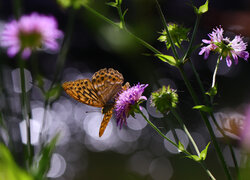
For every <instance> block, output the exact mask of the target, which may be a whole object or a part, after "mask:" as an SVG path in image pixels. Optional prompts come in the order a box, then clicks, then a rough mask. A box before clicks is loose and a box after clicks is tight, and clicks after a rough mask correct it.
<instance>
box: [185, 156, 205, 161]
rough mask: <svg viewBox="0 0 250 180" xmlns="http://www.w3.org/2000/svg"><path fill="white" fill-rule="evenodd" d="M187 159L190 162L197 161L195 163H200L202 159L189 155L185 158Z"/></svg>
mask: <svg viewBox="0 0 250 180" xmlns="http://www.w3.org/2000/svg"><path fill="white" fill-rule="evenodd" d="M186 157H187V158H190V159H192V160H194V161H197V162H199V161H201V160H202V159H201V158H200V157H199V156H197V155H190V156H186Z"/></svg>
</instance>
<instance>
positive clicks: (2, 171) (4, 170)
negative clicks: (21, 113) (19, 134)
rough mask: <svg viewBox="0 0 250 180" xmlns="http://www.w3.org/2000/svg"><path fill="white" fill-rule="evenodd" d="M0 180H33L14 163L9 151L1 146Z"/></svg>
mask: <svg viewBox="0 0 250 180" xmlns="http://www.w3.org/2000/svg"><path fill="white" fill-rule="evenodd" d="M0 180H33V178H32V177H31V176H30V175H29V174H28V173H27V172H25V171H24V170H22V169H21V168H19V167H18V166H17V164H16V162H15V161H14V159H13V157H12V155H11V153H10V151H9V149H8V148H7V147H6V146H4V145H3V144H0Z"/></svg>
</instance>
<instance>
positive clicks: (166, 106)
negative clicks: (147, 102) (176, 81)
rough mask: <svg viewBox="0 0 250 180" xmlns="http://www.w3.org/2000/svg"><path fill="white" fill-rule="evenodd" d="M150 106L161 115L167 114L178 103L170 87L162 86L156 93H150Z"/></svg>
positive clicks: (176, 95)
mask: <svg viewBox="0 0 250 180" xmlns="http://www.w3.org/2000/svg"><path fill="white" fill-rule="evenodd" d="M151 97H152V102H151V105H152V106H153V107H156V109H157V110H158V111H160V112H161V113H167V112H169V111H170V109H171V108H175V107H176V104H177V103H178V94H177V93H176V90H174V89H171V88H170V86H168V87H167V88H166V86H162V88H161V89H159V90H158V91H155V92H152V94H151Z"/></svg>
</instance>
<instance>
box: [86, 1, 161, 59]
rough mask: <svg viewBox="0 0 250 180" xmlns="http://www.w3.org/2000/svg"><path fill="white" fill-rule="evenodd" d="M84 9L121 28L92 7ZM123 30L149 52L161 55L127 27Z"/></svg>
mask: <svg viewBox="0 0 250 180" xmlns="http://www.w3.org/2000/svg"><path fill="white" fill-rule="evenodd" d="M84 7H85V8H86V9H87V10H89V11H90V12H92V13H93V14H95V15H96V16H97V17H99V18H100V19H102V20H104V21H105V22H107V23H109V24H111V25H113V26H114V27H117V28H119V29H120V28H121V27H120V26H119V25H118V24H117V23H114V22H113V21H112V20H110V19H108V18H107V17H105V16H103V15H102V14H100V13H99V12H97V11H96V10H94V9H92V8H91V7H89V6H87V5H84ZM122 30H124V31H125V32H126V33H128V35H130V36H131V37H132V38H134V39H135V40H136V41H137V42H138V43H140V44H142V45H143V46H145V47H146V48H148V49H149V50H151V51H152V52H154V53H155V54H161V52H160V51H158V50H157V49H155V48H154V47H153V46H151V45H150V44H149V43H147V42H146V41H144V40H142V39H141V38H139V37H137V36H136V35H134V34H133V33H131V32H130V31H129V30H128V29H127V28H126V27H124V28H123V29H122Z"/></svg>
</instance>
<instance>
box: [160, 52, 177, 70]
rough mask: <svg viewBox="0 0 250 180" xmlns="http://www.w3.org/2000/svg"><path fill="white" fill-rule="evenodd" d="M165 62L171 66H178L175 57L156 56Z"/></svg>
mask: <svg viewBox="0 0 250 180" xmlns="http://www.w3.org/2000/svg"><path fill="white" fill-rule="evenodd" d="M155 56H156V57H158V58H159V59H160V60H162V61H163V62H166V63H168V64H170V65H171V66H176V67H177V66H178V60H176V59H175V58H174V57H173V56H169V55H164V54H155Z"/></svg>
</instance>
